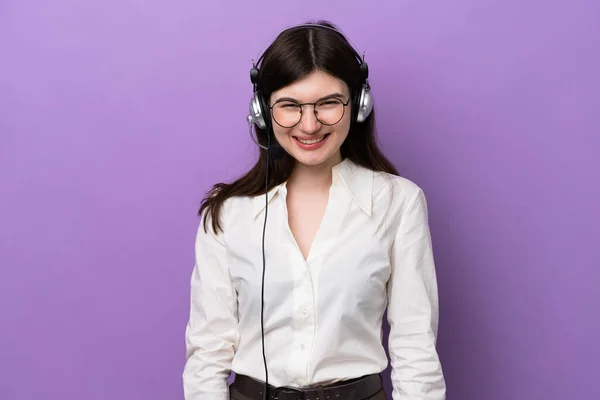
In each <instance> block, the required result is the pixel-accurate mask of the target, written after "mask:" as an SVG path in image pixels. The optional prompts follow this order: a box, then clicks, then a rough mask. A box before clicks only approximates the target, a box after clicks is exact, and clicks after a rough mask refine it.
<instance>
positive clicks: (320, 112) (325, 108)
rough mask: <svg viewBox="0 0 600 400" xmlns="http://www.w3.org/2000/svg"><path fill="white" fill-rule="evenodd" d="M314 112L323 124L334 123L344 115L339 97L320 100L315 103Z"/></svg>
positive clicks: (342, 104)
mask: <svg viewBox="0 0 600 400" xmlns="http://www.w3.org/2000/svg"><path fill="white" fill-rule="evenodd" d="M315 112H316V114H317V119H318V120H319V121H320V122H321V123H322V124H323V125H334V124H337V123H338V122H340V120H341V119H342V117H343V116H344V103H342V101H341V100H340V99H326V100H322V101H319V102H318V103H317V105H316V107H315Z"/></svg>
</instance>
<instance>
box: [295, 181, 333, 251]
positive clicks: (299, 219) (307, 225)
mask: <svg viewBox="0 0 600 400" xmlns="http://www.w3.org/2000/svg"><path fill="white" fill-rule="evenodd" d="M328 199H329V194H328V193H327V192H323V193H315V194H312V195H306V194H296V193H293V192H291V193H289V194H288V196H287V199H286V205H287V215H288V221H287V223H288V225H289V228H290V231H291V233H292V235H293V237H294V239H295V240H296V244H297V245H298V248H299V249H300V252H301V253H302V256H303V257H304V259H307V258H308V254H309V253H310V249H311V247H312V244H313V242H314V240H315V237H316V235H317V232H318V231H319V228H320V226H321V224H322V222H323V217H324V215H325V211H326V210H327V204H328Z"/></svg>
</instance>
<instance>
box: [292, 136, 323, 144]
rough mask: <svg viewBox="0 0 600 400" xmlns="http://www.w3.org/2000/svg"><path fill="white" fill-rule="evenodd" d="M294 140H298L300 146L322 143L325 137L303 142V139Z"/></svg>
mask: <svg viewBox="0 0 600 400" xmlns="http://www.w3.org/2000/svg"><path fill="white" fill-rule="evenodd" d="M296 139H298V141H299V142H300V143H302V144H315V143H319V142H320V141H322V140H323V139H325V136H323V137H322V138H320V139H311V140H303V139H300V138H296Z"/></svg>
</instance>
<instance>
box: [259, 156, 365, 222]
mask: <svg viewBox="0 0 600 400" xmlns="http://www.w3.org/2000/svg"><path fill="white" fill-rule="evenodd" d="M332 173H333V175H332V179H333V183H332V184H333V185H337V184H338V183H339V184H341V186H342V187H343V188H345V189H346V190H347V191H348V193H349V194H350V196H351V197H352V199H353V200H354V202H355V203H356V204H357V205H358V206H359V207H360V208H361V210H363V211H364V212H365V213H366V214H367V215H368V216H369V217H370V216H371V211H372V205H373V175H374V172H373V171H372V170H370V169H368V168H365V167H362V166H360V165H358V164H356V163H354V162H353V161H351V160H350V159H348V158H345V159H344V160H342V162H340V163H339V164H336V165H334V166H333V168H332ZM280 192H283V194H285V192H287V186H286V183H285V182H284V183H281V184H279V185H277V186H275V187H273V188H272V189H271V190H270V191H269V193H268V195H267V198H268V200H267V201H268V202H269V204H270V202H271V200H272V199H273V197H275V195H277V194H278V193H280ZM253 206H254V207H253V208H254V216H255V217H256V216H257V215H258V214H260V213H261V212H262V211H263V210H264V209H265V195H264V194H263V195H259V196H256V197H255V198H254V199H253Z"/></svg>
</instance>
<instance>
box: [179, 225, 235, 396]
mask: <svg viewBox="0 0 600 400" xmlns="http://www.w3.org/2000/svg"><path fill="white" fill-rule="evenodd" d="M207 222H208V223H207V226H208V228H209V229H208V232H204V229H203V226H202V223H201V224H200V227H199V229H198V231H197V235H196V242H195V264H194V268H193V272H192V276H191V285H190V286H191V296H190V315H189V321H188V323H187V326H186V329H185V343H186V363H185V367H184V371H183V387H184V396H185V399H186V400H206V399H211V400H213V399H214V400H229V386H228V382H227V379H228V377H229V375H230V372H231V363H232V360H233V355H234V352H235V348H236V346H237V344H238V339H239V335H238V330H237V298H236V292H235V290H234V287H233V284H232V282H231V278H230V275H229V266H228V262H227V255H226V247H225V243H224V241H223V237H222V235H217V234H215V233H214V232H213V230H212V229H211V228H210V226H211V224H210V220H209V221H207Z"/></svg>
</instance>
